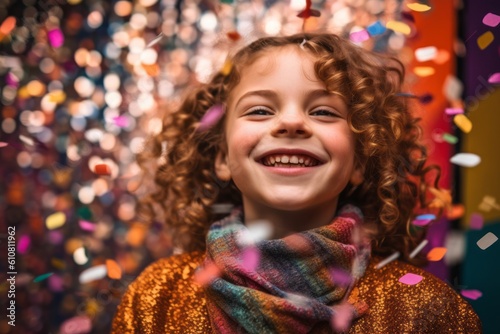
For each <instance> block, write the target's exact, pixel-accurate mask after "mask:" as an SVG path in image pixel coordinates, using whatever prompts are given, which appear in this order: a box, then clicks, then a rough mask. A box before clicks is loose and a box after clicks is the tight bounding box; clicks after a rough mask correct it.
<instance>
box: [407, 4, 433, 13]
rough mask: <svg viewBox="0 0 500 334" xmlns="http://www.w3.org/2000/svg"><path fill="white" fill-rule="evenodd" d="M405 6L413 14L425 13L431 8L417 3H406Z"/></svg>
mask: <svg viewBox="0 0 500 334" xmlns="http://www.w3.org/2000/svg"><path fill="white" fill-rule="evenodd" d="M406 5H407V6H408V8H410V9H411V10H413V11H415V12H426V11H428V10H430V9H431V6H429V5H426V4H423V3H418V2H414V3H408V4H406Z"/></svg>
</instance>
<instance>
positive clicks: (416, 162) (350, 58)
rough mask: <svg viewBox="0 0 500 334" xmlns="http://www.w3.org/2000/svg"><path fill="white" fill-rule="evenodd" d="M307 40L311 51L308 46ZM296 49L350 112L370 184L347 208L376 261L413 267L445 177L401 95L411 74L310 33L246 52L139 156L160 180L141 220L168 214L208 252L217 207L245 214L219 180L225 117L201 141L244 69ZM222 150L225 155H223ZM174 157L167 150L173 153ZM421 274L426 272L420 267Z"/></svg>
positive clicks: (196, 91)
mask: <svg viewBox="0 0 500 334" xmlns="http://www.w3.org/2000/svg"><path fill="white" fill-rule="evenodd" d="M304 40H305V42H304ZM287 45H296V46H297V47H301V48H303V49H304V50H305V51H306V52H309V53H311V54H312V55H314V57H315V59H316V61H315V65H314V70H315V72H316V75H317V77H318V78H319V79H320V80H321V81H323V82H324V83H325V85H326V88H327V90H329V91H331V92H335V93H336V94H340V95H341V96H342V97H343V98H344V100H345V102H346V104H347V106H348V110H349V114H348V119H347V120H348V124H349V126H350V128H351V130H352V131H353V133H354V135H355V138H356V152H355V156H356V161H357V163H358V164H359V166H362V167H363V168H364V182H363V183H362V184H361V185H360V186H359V187H357V188H354V187H352V186H350V185H348V186H347V187H346V189H344V191H343V192H342V193H341V194H340V198H339V206H340V205H342V203H346V202H349V203H353V204H355V205H357V206H359V207H360V208H361V210H362V211H363V213H364V215H365V224H366V226H371V227H374V228H372V231H373V232H372V234H373V235H372V239H373V245H372V246H373V252H374V253H376V254H380V255H387V254H389V253H392V252H394V251H399V252H400V253H401V254H402V257H403V259H404V260H407V261H410V262H414V263H415V261H414V260H410V259H409V252H410V251H411V249H412V248H414V247H415V246H416V244H417V242H418V241H419V240H421V238H422V237H423V232H421V231H420V233H415V231H414V230H413V231H412V225H411V219H412V218H413V214H414V212H415V209H416V208H419V207H420V208H424V207H426V205H427V204H426V202H425V200H426V198H425V193H426V190H425V189H426V186H427V185H428V184H429V182H427V181H426V179H427V177H426V175H428V173H429V172H430V171H431V170H437V175H435V177H434V180H433V184H434V187H436V188H437V183H438V181H439V168H437V167H436V166H425V164H426V160H427V153H426V149H425V147H424V146H422V145H421V144H419V142H418V140H419V137H420V135H421V129H420V127H419V126H418V124H417V123H418V119H415V118H414V117H413V116H412V114H411V113H410V111H409V110H410V108H409V103H410V102H409V100H408V97H407V96H405V94H401V89H402V85H403V80H404V74H405V70H404V66H403V64H402V63H401V62H400V61H399V60H397V59H396V58H393V57H389V56H384V55H380V54H376V53H374V52H371V51H367V50H365V49H362V48H361V47H358V46H356V45H354V44H352V43H351V42H350V41H348V40H345V39H343V38H341V37H339V36H336V35H332V34H326V33H301V34H296V35H293V36H286V37H264V38H261V39H259V40H257V41H255V42H253V43H251V44H249V45H248V46H246V47H244V48H242V49H241V50H240V51H238V52H237V53H236V54H235V55H234V56H233V57H231V59H230V61H231V64H232V68H231V70H230V72H229V73H221V72H219V73H217V74H215V75H214V76H213V78H212V79H211V81H210V82H208V83H206V84H200V85H199V86H198V87H195V88H193V89H192V90H191V91H190V92H189V94H188V95H187V96H186V98H185V99H184V101H183V103H182V104H181V105H180V107H179V108H178V109H177V110H176V111H175V112H173V113H169V114H167V115H166V117H165V119H164V122H163V130H162V131H161V133H159V134H158V135H155V136H154V137H152V138H150V139H149V142H147V144H146V145H145V147H146V148H147V149H146V150H144V151H143V152H142V153H141V154H140V155H139V156H138V162H139V165H140V166H141V167H142V168H143V170H144V171H151V170H154V182H155V184H156V187H155V188H156V189H155V190H154V191H152V192H151V193H149V194H148V195H147V196H145V197H143V198H141V199H139V206H138V210H139V212H140V213H141V214H142V215H144V216H145V217H146V219H147V220H152V219H153V217H154V216H155V214H156V213H155V212H156V211H157V210H155V206H156V205H158V206H159V208H160V209H161V210H160V211H162V213H163V216H164V218H163V219H164V221H165V224H166V226H167V227H169V228H170V230H171V233H172V234H173V240H174V241H175V242H176V243H177V244H176V245H177V246H179V247H181V248H182V249H183V250H185V251H189V250H196V249H199V250H201V249H203V248H204V247H205V235H206V232H207V229H208V227H209V225H210V224H211V222H213V221H214V220H216V219H219V218H220V217H219V216H218V215H217V213H216V212H213V210H212V209H213V205H214V204H216V203H232V204H233V205H241V202H242V200H241V194H240V192H239V190H238V189H237V188H236V186H235V185H234V184H233V183H232V182H229V183H224V182H222V181H221V180H219V179H217V177H216V176H215V172H214V161H215V156H216V154H217V152H218V150H219V149H220V147H223V146H224V143H225V138H224V132H225V131H224V124H225V120H224V119H225V117H224V116H223V117H222V119H221V120H220V121H219V122H218V123H217V124H216V125H215V126H213V127H212V128H210V129H208V130H206V131H198V130H197V129H198V127H199V126H200V120H201V118H202V116H203V115H204V114H205V112H206V111H207V110H208V109H209V108H210V107H212V106H213V105H215V104H218V103H222V104H223V103H225V102H226V101H227V99H228V97H229V94H230V92H231V91H232V89H233V88H234V87H235V86H236V85H237V84H238V82H239V81H240V73H241V70H242V68H244V67H245V66H248V65H249V64H250V63H252V62H253V61H254V60H255V59H257V57H259V56H261V55H262V54H263V53H265V52H271V51H272V50H273V49H274V48H277V47H283V46H287ZM162 143H164V144H163V145H165V143H166V145H167V150H166V152H163V157H162V159H164V162H165V163H163V164H161V165H159V166H156V167H154V168H153V169H152V167H151V163H150V162H151V161H153V160H154V161H157V160H158V158H159V157H160V156H161V155H162V149H161V147H162ZM221 144H222V146H221ZM163 151H165V150H163ZM417 264H418V263H417Z"/></svg>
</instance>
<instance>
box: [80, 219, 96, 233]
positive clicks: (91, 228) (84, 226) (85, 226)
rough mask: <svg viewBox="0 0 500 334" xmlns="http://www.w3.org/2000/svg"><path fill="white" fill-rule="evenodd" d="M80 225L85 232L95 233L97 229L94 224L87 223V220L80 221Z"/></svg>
mask: <svg viewBox="0 0 500 334" xmlns="http://www.w3.org/2000/svg"><path fill="white" fill-rule="evenodd" d="M78 225H79V226H80V228H81V229H82V230H84V231H90V232H92V231H95V229H96V225H95V224H94V223H92V222H89V221H86V220H80V221H79V222H78Z"/></svg>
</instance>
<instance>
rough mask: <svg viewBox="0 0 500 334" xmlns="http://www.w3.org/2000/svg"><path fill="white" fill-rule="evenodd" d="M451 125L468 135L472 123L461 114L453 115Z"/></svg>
mask: <svg viewBox="0 0 500 334" xmlns="http://www.w3.org/2000/svg"><path fill="white" fill-rule="evenodd" d="M453 123H455V125H456V126H458V127H459V129H460V130H462V131H463V132H465V133H469V132H471V130H472V122H471V121H470V119H468V118H467V116H465V115H463V114H458V115H455V117H453Z"/></svg>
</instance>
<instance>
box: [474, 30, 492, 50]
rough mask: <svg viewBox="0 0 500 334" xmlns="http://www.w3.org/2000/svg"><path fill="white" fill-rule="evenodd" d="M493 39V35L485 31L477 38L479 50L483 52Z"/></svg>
mask: <svg viewBox="0 0 500 334" xmlns="http://www.w3.org/2000/svg"><path fill="white" fill-rule="evenodd" d="M494 39H495V36H494V35H493V33H492V32H491V31H486V32H485V33H484V34H482V35H481V36H479V37H478V38H477V46H479V48H480V49H481V50H484V49H486V48H487V47H488V46H489V45H490V44H491V43H492V42H493V40H494Z"/></svg>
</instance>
